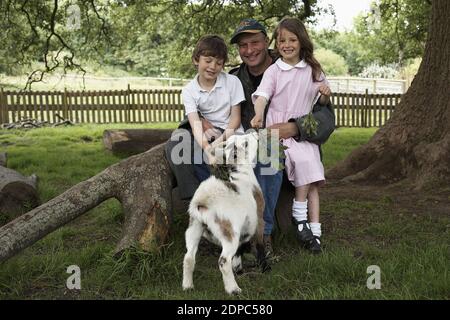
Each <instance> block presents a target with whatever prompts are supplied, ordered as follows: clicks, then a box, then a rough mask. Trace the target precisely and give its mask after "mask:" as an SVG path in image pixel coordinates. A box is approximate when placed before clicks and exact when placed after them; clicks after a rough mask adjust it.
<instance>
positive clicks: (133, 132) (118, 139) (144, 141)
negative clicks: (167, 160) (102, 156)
mask: <svg viewBox="0 0 450 320" xmlns="http://www.w3.org/2000/svg"><path fill="white" fill-rule="evenodd" d="M172 132H173V130H169V129H168V130H161V129H117V130H105V131H104V132H103V144H104V146H105V147H106V149H108V150H111V151H112V152H113V153H124V154H137V153H141V152H145V151H147V150H149V149H150V148H152V147H154V146H156V145H158V144H160V143H163V142H165V141H167V140H169V138H170V135H171V134H172Z"/></svg>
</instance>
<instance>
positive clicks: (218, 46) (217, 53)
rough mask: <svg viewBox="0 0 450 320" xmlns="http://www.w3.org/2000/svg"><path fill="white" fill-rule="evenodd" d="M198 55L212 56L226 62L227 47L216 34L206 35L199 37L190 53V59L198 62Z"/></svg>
mask: <svg viewBox="0 0 450 320" xmlns="http://www.w3.org/2000/svg"><path fill="white" fill-rule="evenodd" d="M200 56H205V57H214V58H217V59H222V60H223V63H225V62H227V61H228V48H227V45H226V44H225V41H224V40H223V38H222V37H220V36H217V35H206V36H203V37H201V38H200V40H198V42H197V44H196V46H195V49H194V52H193V53H192V61H196V62H198V61H199V60H200Z"/></svg>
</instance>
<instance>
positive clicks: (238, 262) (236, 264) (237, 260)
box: [232, 241, 251, 274]
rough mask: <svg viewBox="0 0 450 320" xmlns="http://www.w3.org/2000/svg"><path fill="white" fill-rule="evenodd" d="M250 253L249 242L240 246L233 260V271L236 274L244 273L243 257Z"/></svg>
mask: <svg viewBox="0 0 450 320" xmlns="http://www.w3.org/2000/svg"><path fill="white" fill-rule="evenodd" d="M250 251H251V245H250V242H248V241H247V242H244V243H241V244H240V245H239V248H238V250H237V252H236V254H235V255H234V257H233V260H232V266H233V271H234V272H235V273H236V274H240V273H242V256H243V255H244V253H245V252H250Z"/></svg>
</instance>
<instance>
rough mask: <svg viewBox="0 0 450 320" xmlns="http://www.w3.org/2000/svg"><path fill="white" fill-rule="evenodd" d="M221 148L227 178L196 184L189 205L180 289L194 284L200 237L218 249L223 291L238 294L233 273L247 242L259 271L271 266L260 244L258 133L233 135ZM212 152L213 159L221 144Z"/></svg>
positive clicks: (261, 239)
mask: <svg viewBox="0 0 450 320" xmlns="http://www.w3.org/2000/svg"><path fill="white" fill-rule="evenodd" d="M223 146H225V147H223ZM221 148H222V151H224V153H225V160H226V164H227V165H228V168H230V170H229V172H228V173H229V175H228V179H223V177H221V178H217V177H216V176H214V175H212V176H210V177H209V178H208V179H207V180H205V181H203V182H202V183H201V184H200V186H199V187H198V189H197V191H196V192H195V194H194V196H193V198H192V200H191V203H190V205H189V215H190V220H189V227H188V228H187V230H186V234H185V237H186V249H187V252H186V254H185V256H184V261H183V289H184V290H187V289H192V288H193V287H194V284H193V279H192V278H193V272H194V267H195V255H196V253H197V248H198V244H199V242H200V239H201V237H202V236H203V237H205V238H206V239H207V240H208V241H210V242H213V243H215V244H218V245H220V246H221V247H222V252H221V254H220V258H219V269H220V271H221V272H222V278H223V282H224V286H225V291H226V292H227V293H228V294H239V293H240V292H241V289H240V288H239V286H238V284H237V283H236V280H235V278H234V274H233V271H235V272H237V271H240V269H242V261H241V254H242V251H243V250H244V248H245V247H248V242H249V241H250V240H256V250H257V259H258V263H259V265H260V266H261V268H262V270H263V272H264V271H266V270H268V269H269V268H270V267H269V265H268V264H267V261H266V257H265V253H264V245H263V228H264V220H263V211H264V197H263V195H262V192H261V189H260V187H259V184H258V181H257V180H256V177H255V174H254V172H253V167H254V165H255V164H256V158H257V151H258V134H257V133H256V132H253V133H250V134H245V135H233V136H231V137H230V138H229V139H228V140H227V141H226V142H223V143H222V147H221ZM214 150H215V153H216V157H217V153H218V152H219V151H218V150H220V147H217V148H215V149H214ZM231 162H233V164H232V165H230V163H231Z"/></svg>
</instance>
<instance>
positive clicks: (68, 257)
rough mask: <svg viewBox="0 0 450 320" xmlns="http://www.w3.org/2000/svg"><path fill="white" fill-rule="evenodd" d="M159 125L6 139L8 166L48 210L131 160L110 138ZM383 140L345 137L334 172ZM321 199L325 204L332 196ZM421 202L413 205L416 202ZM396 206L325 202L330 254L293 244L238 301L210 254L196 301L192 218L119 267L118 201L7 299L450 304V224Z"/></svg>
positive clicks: (56, 236) (26, 264) (81, 221)
mask: <svg viewBox="0 0 450 320" xmlns="http://www.w3.org/2000/svg"><path fill="white" fill-rule="evenodd" d="M155 126H157V127H159V128H174V127H175V124H167V123H166V124H159V125H149V124H148V125H123V124H118V125H112V126H111V125H83V126H76V127H67V128H44V129H34V130H30V131H6V130H1V131H0V146H1V150H2V151H5V150H6V151H7V152H8V155H9V163H8V166H9V167H11V168H13V169H15V170H17V171H20V172H21V173H23V174H25V175H29V174H31V173H36V174H37V175H38V176H39V179H40V182H39V194H40V195H41V198H42V200H43V201H47V200H49V199H51V198H53V197H54V196H56V195H58V194H60V193H61V192H63V191H64V190H66V189H68V188H70V187H71V186H73V185H74V184H76V183H78V182H80V181H83V180H85V179H87V178H89V177H91V176H93V175H95V174H97V173H98V172H100V171H102V170H103V169H104V168H106V167H108V166H109V165H111V164H113V163H116V162H118V161H120V160H121V158H120V157H117V156H114V155H112V154H110V153H109V152H107V151H105V150H104V148H103V145H102V141H101V139H102V133H103V130H105V129H107V128H108V129H109V128H119V127H121V128H124V127H130V128H131V127H135V128H136V127H155ZM374 132H375V130H374V129H343V128H341V129H338V130H337V131H336V132H335V133H334V134H333V136H332V137H331V138H330V140H329V142H327V144H326V145H325V146H324V155H325V157H324V161H325V166H326V167H330V166H332V165H333V164H335V163H336V162H337V161H339V160H341V159H343V158H344V157H345V156H346V155H347V154H348V153H349V152H350V151H351V150H352V149H354V148H355V147H357V146H358V145H360V144H363V143H365V142H366V141H368V139H370V137H371V136H372V135H373V133H374ZM323 192H326V190H325V191H323ZM414 200H415V199H414ZM395 204H396V203H395V201H393V200H392V199H391V198H389V197H388V196H385V197H381V198H380V199H379V200H370V199H357V198H342V199H334V198H331V200H329V201H322V203H321V212H322V213H321V216H322V218H323V221H322V222H323V233H324V237H323V240H324V243H325V244H326V250H325V251H324V253H323V254H322V255H319V256H312V255H310V254H308V253H307V252H305V251H304V250H301V249H300V248H298V246H297V244H296V241H295V238H294V235H293V234H290V233H289V234H285V235H281V234H278V236H277V237H276V239H275V243H274V247H275V250H276V252H277V254H278V255H279V261H278V262H277V263H276V264H274V265H273V269H272V271H271V272H270V273H266V274H260V273H259V272H258V270H255V269H252V268H250V269H248V270H250V272H247V273H244V274H243V275H240V276H238V277H237V282H238V283H239V285H240V287H241V288H242V289H243V293H242V295H241V296H240V297H228V296H227V295H226V294H225V292H224V290H223V283H222V277H221V274H220V271H219V269H218V267H217V259H218V255H214V254H209V253H207V252H205V250H202V249H201V248H200V251H199V253H198V254H197V265H196V269H195V273H194V284H195V289H194V290H193V291H189V292H183V290H182V289H181V279H182V260H183V256H184V252H185V247H184V230H185V228H186V227H187V224H188V217H187V215H186V214H184V213H177V214H176V215H175V217H174V224H173V229H172V236H171V241H170V243H169V244H168V245H167V247H166V248H165V249H164V250H162V252H161V253H158V254H150V253H146V252H142V251H140V250H130V251H128V252H126V253H125V254H124V255H123V256H122V257H120V258H118V259H117V258H114V257H113V256H112V253H113V249H114V246H115V244H116V242H117V240H118V239H119V237H120V232H121V224H122V222H123V215H122V212H121V208H120V204H119V202H118V201H116V200H108V201H106V202H104V203H103V204H101V205H100V206H98V207H97V208H95V209H93V210H91V211H90V212H88V213H86V214H85V215H83V216H81V217H80V218H78V219H76V220H75V221H73V222H71V223H69V224H67V225H66V226H64V227H62V228H60V229H58V230H57V231H55V232H53V233H51V234H49V235H48V236H46V237H45V238H44V239H42V240H40V241H38V242H37V243H35V244H34V245H32V246H31V247H29V248H27V249H25V250H24V251H23V252H21V253H19V254H18V255H16V256H15V257H13V258H11V259H10V260H8V261H6V262H4V263H1V264H0V299H283V300H284V299H448V298H449V292H450V278H449V268H448V262H449V261H450V253H449V252H450V251H449V250H448V249H449V247H448V244H449V228H448V226H449V225H450V218H449V217H448V216H441V215H433V214H431V213H429V212H427V213H423V214H418V215H416V216H411V215H410V214H408V212H407V210H406V209H404V210H403V211H401V213H402V214H394V213H398V212H395V210H398V208H397V207H394V206H395ZM70 265H78V266H79V267H80V269H81V286H82V288H81V290H68V289H67V288H66V280H67V278H68V277H69V276H70V275H69V274H68V273H66V270H67V267H69V266H70ZM370 265H377V266H379V267H380V269H381V289H380V290H369V289H368V288H367V287H366V281H367V278H368V277H369V276H370V274H367V267H368V266H370Z"/></svg>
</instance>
